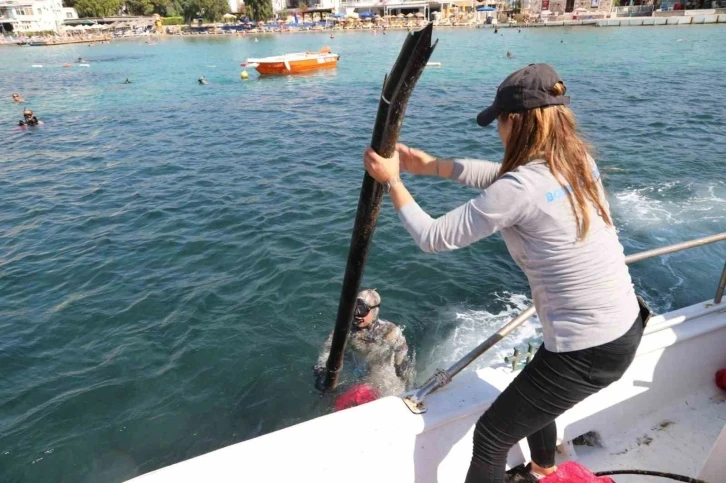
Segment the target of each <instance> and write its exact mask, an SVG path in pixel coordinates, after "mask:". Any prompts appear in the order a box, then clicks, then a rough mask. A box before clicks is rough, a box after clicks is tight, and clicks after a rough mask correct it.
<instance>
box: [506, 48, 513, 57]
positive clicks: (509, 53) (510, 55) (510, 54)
mask: <svg viewBox="0 0 726 483" xmlns="http://www.w3.org/2000/svg"><path fill="white" fill-rule="evenodd" d="M513 58H514V56H513V55H512V53H511V52H510V51H509V50H507V59H513Z"/></svg>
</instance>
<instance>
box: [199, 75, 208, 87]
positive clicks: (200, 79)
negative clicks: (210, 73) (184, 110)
mask: <svg viewBox="0 0 726 483" xmlns="http://www.w3.org/2000/svg"><path fill="white" fill-rule="evenodd" d="M197 82H199V85H202V86H206V85H207V84H209V82H207V79H205V78H204V76H202V77H200V78H199V79H197Z"/></svg>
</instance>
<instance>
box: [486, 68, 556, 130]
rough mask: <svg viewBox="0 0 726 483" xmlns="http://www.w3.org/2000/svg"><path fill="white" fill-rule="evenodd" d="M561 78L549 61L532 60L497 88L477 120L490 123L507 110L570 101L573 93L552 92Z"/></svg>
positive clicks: (525, 108) (522, 109)
mask: <svg viewBox="0 0 726 483" xmlns="http://www.w3.org/2000/svg"><path fill="white" fill-rule="evenodd" d="M558 82H562V79H561V78H560V76H559V74H557V72H555V69H553V68H552V66H551V65H549V64H529V65H528V66H527V67H524V68H523V69H519V70H518V71H516V72H513V73H511V74H509V76H508V77H507V78H506V79H504V82H502V83H501V84H500V85H499V88H497V95H496V97H495V98H494V102H493V103H492V105H491V106H489V107H487V108H486V109H484V110H483V111H481V112H480V113H479V115H478V116H476V122H477V124H479V125H480V126H488V125H489V124H491V123H492V122H494V120H495V119H496V118H497V117H498V116H499V115H500V114H502V113H504V112H507V113H509V112H522V111H526V110H527V109H534V108H535V107H545V106H559V105H565V104H569V103H570V97H569V96H553V95H552V94H551V93H550V92H551V91H552V88H553V87H554V86H555V84H557V83H558Z"/></svg>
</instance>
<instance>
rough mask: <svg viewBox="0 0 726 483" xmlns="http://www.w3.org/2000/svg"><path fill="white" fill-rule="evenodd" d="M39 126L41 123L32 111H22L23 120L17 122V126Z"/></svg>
mask: <svg viewBox="0 0 726 483" xmlns="http://www.w3.org/2000/svg"><path fill="white" fill-rule="evenodd" d="M39 124H43V123H42V122H40V121H39V120H38V118H37V117H35V114H33V111H31V110H30V109H25V110H24V111H23V119H22V120H21V121H19V122H18V126H37V125H39Z"/></svg>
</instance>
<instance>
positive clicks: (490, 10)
mask: <svg viewBox="0 0 726 483" xmlns="http://www.w3.org/2000/svg"><path fill="white" fill-rule="evenodd" d="M476 11H477V12H496V11H497V9H496V8H492V7H476Z"/></svg>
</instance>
